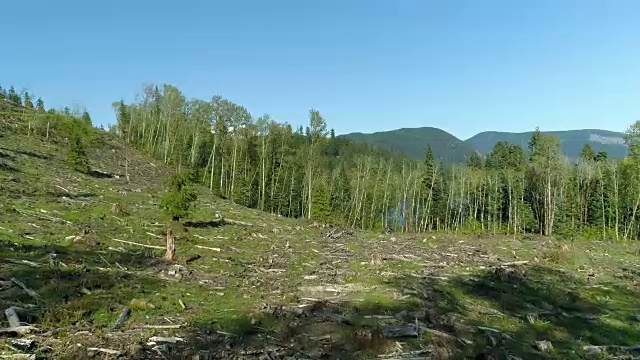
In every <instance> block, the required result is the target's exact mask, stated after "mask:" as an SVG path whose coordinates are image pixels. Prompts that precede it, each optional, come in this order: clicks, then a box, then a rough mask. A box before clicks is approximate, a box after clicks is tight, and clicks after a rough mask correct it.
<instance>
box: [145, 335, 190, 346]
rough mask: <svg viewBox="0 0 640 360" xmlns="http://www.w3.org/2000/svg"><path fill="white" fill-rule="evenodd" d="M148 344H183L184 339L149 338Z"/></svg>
mask: <svg viewBox="0 0 640 360" xmlns="http://www.w3.org/2000/svg"><path fill="white" fill-rule="evenodd" d="M149 341H150V342H154V343H171V344H175V343H177V342H183V341H184V339H183V338H180V337H163V336H152V337H150V338H149Z"/></svg>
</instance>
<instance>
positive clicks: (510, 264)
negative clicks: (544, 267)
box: [500, 260, 529, 266]
mask: <svg viewBox="0 0 640 360" xmlns="http://www.w3.org/2000/svg"><path fill="white" fill-rule="evenodd" d="M528 263H529V260H522V261H511V262H506V263H504V264H501V265H500V266H517V265H526V264H528Z"/></svg>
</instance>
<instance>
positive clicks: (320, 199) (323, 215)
mask: <svg viewBox="0 0 640 360" xmlns="http://www.w3.org/2000/svg"><path fill="white" fill-rule="evenodd" d="M313 199H314V201H313V208H312V209H311V218H312V219H314V220H318V221H321V222H323V223H329V222H330V221H331V205H330V204H329V196H328V194H327V189H326V187H325V184H324V183H322V182H319V183H318V184H317V185H316V186H315V188H314V189H313Z"/></svg>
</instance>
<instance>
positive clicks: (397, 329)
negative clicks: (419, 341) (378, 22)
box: [382, 324, 418, 339]
mask: <svg viewBox="0 0 640 360" xmlns="http://www.w3.org/2000/svg"><path fill="white" fill-rule="evenodd" d="M382 335H383V336H384V337H385V338H387V339H395V338H417V337H418V327H417V326H416V325H415V324H409V325H403V326H387V327H384V328H383V329H382Z"/></svg>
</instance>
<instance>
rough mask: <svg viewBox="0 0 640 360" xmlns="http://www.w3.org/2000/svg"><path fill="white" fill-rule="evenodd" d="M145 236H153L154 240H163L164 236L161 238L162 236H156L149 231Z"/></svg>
mask: <svg viewBox="0 0 640 360" xmlns="http://www.w3.org/2000/svg"><path fill="white" fill-rule="evenodd" d="M145 234H147V235H149V236H153V237H154V238H157V239H162V236H160V235H156V234H154V233H150V232H148V231H147V232H145Z"/></svg>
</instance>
